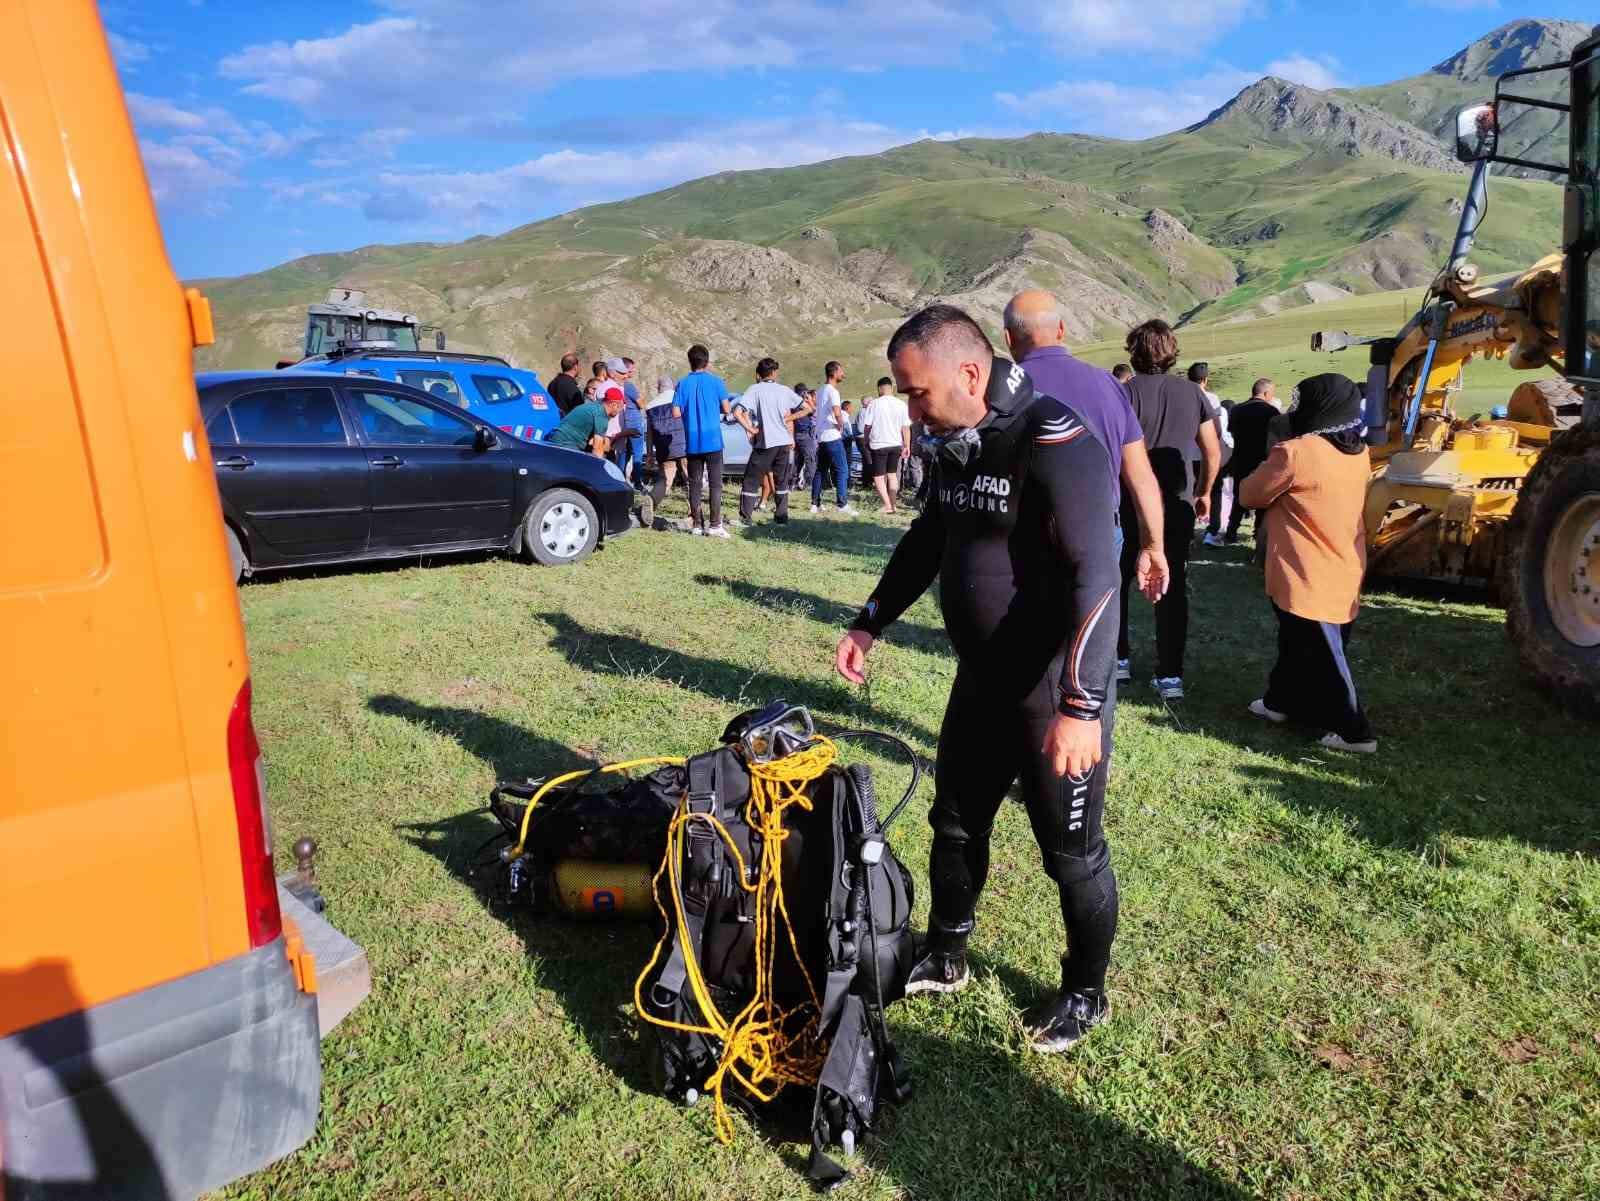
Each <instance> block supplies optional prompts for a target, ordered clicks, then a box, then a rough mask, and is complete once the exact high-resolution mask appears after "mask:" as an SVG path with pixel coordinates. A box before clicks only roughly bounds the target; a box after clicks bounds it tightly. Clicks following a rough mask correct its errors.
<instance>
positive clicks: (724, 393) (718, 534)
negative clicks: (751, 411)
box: [672, 345, 732, 538]
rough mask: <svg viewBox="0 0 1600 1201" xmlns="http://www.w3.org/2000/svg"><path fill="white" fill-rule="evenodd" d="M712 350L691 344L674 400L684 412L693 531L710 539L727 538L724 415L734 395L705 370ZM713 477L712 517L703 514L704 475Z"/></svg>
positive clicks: (719, 380) (719, 379)
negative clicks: (684, 372) (701, 497)
mask: <svg viewBox="0 0 1600 1201" xmlns="http://www.w3.org/2000/svg"><path fill="white" fill-rule="evenodd" d="M710 362H711V352H710V351H709V350H707V349H706V348H705V347H704V346H700V345H695V346H691V347H689V374H688V375H686V376H684V377H683V378H682V379H681V380H679V381H678V386H677V388H676V389H674V391H673V394H672V403H673V404H675V405H676V406H677V407H678V409H679V411H680V412H682V413H683V431H684V439H685V447H684V448H685V450H686V451H687V453H688V460H689V523H690V525H691V527H692V528H691V530H690V532H691V533H694V534H701V535H704V536H706V537H709V538H726V537H728V531H727V530H725V529H723V528H722V418H723V417H724V416H725V415H726V414H727V413H728V411H729V403H728V402H729V401H730V400H731V399H732V394H731V393H730V392H729V391H728V385H727V384H725V383H723V382H722V377H721V376H719V375H713V374H712V373H711V372H709V371H707V370H706V366H707V364H709V363H710ZM707 473H709V474H710V476H711V515H710V516H711V520H710V523H709V524H707V523H706V521H705V520H704V519H703V518H702V517H701V513H700V496H701V488H702V487H703V483H702V477H703V476H704V475H705V474H707Z"/></svg>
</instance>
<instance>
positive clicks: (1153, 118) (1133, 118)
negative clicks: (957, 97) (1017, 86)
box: [994, 51, 1350, 138]
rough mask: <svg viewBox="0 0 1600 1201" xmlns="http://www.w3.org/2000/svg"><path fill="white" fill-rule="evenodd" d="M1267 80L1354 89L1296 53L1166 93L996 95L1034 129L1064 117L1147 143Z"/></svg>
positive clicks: (1326, 62) (1331, 64) (1084, 84)
mask: <svg viewBox="0 0 1600 1201" xmlns="http://www.w3.org/2000/svg"><path fill="white" fill-rule="evenodd" d="M1263 75H1276V76H1278V77H1279V78H1280V79H1287V80H1288V81H1289V82H1291V83H1298V84H1302V85H1304V86H1305V87H1308V88H1319V89H1323V90H1326V89H1328V88H1342V87H1348V86H1350V85H1349V84H1348V83H1347V82H1346V81H1345V80H1344V78H1343V77H1342V75H1341V74H1340V67H1339V61H1338V60H1337V59H1335V58H1332V57H1329V56H1326V55H1322V56H1317V57H1312V56H1311V55H1308V54H1303V53H1301V52H1299V51H1296V52H1294V53H1291V54H1288V55H1285V56H1284V57H1282V58H1278V59H1274V60H1273V61H1272V62H1270V63H1268V64H1267V65H1266V66H1265V67H1263V68H1262V69H1261V70H1259V71H1241V70H1239V69H1237V68H1235V67H1231V66H1228V65H1227V64H1218V65H1217V66H1216V67H1214V68H1212V69H1211V70H1210V71H1208V72H1206V73H1205V74H1204V75H1197V76H1191V77H1189V78H1187V79H1180V80H1177V81H1176V82H1174V83H1172V84H1169V85H1167V86H1165V87H1152V86H1146V85H1143V84H1129V83H1123V82H1121V81H1119V80H1111V79H1072V80H1062V81H1061V82H1060V83H1056V84H1052V85H1050V86H1049V87H1043V88H1037V89H1035V90H1033V91H1031V92H1026V93H1024V94H1022V95H1018V94H1016V93H1014V92H996V93H995V97H994V98H995V101H996V103H998V104H1000V105H1001V106H1002V107H1004V108H1007V109H1010V110H1011V111H1012V112H1015V113H1019V114H1021V115H1023V116H1024V117H1025V118H1026V119H1027V121H1028V122H1029V123H1031V124H1033V125H1035V126H1041V125H1043V124H1044V123H1045V122H1047V121H1050V120H1053V119H1059V118H1062V117H1065V118H1067V120H1068V121H1069V123H1070V124H1069V126H1068V128H1070V129H1072V130H1073V131H1074V132H1080V133H1097V134H1106V135H1109V136H1111V137H1119V138H1147V137H1153V136H1155V135H1157V134H1163V133H1171V132H1172V131H1173V130H1176V129H1183V128H1185V127H1187V126H1190V125H1193V124H1195V123H1196V122H1198V121H1203V120H1204V119H1205V118H1206V117H1207V116H1209V115H1210V114H1211V113H1212V112H1213V111H1215V110H1216V109H1218V108H1220V107H1222V105H1224V104H1226V103H1227V102H1228V101H1229V100H1231V99H1233V97H1234V96H1236V95H1238V93H1239V92H1240V91H1242V90H1243V89H1245V88H1247V87H1249V86H1250V85H1251V84H1253V83H1255V82H1256V81H1257V80H1258V79H1260V78H1261V77H1262V76H1263Z"/></svg>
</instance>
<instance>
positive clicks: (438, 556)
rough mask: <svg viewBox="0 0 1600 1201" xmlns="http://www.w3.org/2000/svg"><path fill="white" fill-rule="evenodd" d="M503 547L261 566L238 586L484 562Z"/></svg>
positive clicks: (501, 553)
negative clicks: (281, 565) (294, 564)
mask: <svg viewBox="0 0 1600 1201" xmlns="http://www.w3.org/2000/svg"><path fill="white" fill-rule="evenodd" d="M506 557H507V554H506V552H505V551H503V550H484V549H481V548H478V549H473V550H458V551H447V550H436V551H408V552H407V553H406V554H403V555H396V556H394V557H391V558H382V559H352V560H349V561H347V562H342V563H316V564H308V565H306V566H303V567H295V566H288V567H264V568H262V569H261V570H260V571H259V573H257V574H256V575H252V576H248V577H246V578H245V579H244V580H241V581H240V583H239V586H240V587H241V588H247V587H250V586H252V585H254V584H270V583H272V582H273V581H274V580H288V579H295V580H322V579H327V578H329V577H330V576H359V575H385V574H390V573H393V572H398V571H405V570H407V569H409V568H412V567H446V566H449V565H451V564H458V563H486V562H488V561H489V560H491V559H504V558H506Z"/></svg>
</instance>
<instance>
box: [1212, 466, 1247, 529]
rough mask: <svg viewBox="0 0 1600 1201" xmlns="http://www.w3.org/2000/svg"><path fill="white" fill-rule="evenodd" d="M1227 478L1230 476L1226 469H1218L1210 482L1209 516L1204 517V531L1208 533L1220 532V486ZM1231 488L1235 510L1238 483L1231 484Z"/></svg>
mask: <svg viewBox="0 0 1600 1201" xmlns="http://www.w3.org/2000/svg"><path fill="white" fill-rule="evenodd" d="M1229 478H1231V477H1230V476H1229V475H1228V473H1227V472H1226V471H1219V472H1217V478H1216V480H1215V481H1213V482H1212V485H1211V516H1210V517H1207V518H1206V533H1208V534H1216V533H1220V532H1221V530H1222V486H1223V484H1225V483H1226V482H1227V481H1228V479H1229ZM1233 490H1234V496H1235V498H1236V499H1235V500H1234V502H1233V508H1234V511H1235V512H1237V511H1238V509H1239V502H1238V500H1237V496H1238V493H1239V485H1238V484H1235V485H1234V486H1233Z"/></svg>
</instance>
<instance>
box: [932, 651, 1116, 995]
mask: <svg viewBox="0 0 1600 1201" xmlns="http://www.w3.org/2000/svg"><path fill="white" fill-rule="evenodd" d="M1055 679H1056V677H1055V675H1054V674H1051V675H1049V676H1047V677H1046V678H1045V679H1043V680H1041V681H1040V682H1039V686H1038V687H1037V688H1035V689H1034V690H1033V692H1032V693H1031V694H1030V695H1028V696H1027V697H1026V698H1025V699H1024V700H1023V701H1021V702H1005V701H1001V702H998V703H997V701H996V692H997V691H1003V690H996V689H994V688H991V687H987V686H986V685H985V681H984V680H983V678H982V676H981V674H980V673H979V672H976V671H973V670H971V669H970V668H968V667H966V666H964V665H963V666H961V667H958V668H957V670H956V681H955V685H954V687H953V688H951V690H950V703H949V705H948V706H947V707H946V709H945V715H944V724H943V725H942V726H941V727H940V729H939V761H938V766H937V770H936V772H935V795H934V801H933V809H932V810H931V811H930V813H929V815H928V820H929V822H930V823H931V824H932V826H933V853H932V857H931V862H930V865H929V877H930V879H931V881H932V886H933V913H932V917H931V921H930V946H932V947H934V948H935V949H938V948H940V947H941V946H943V947H945V948H955V947H960V946H964V945H965V940H966V935H967V933H968V932H969V931H970V930H971V929H972V922H973V915H974V913H975V912H976V911H977V905H978V897H979V894H981V893H982V892H983V886H984V882H985V881H986V880H987V879H988V876H989V836H990V832H991V831H992V830H993V828H994V819H995V815H996V814H997V813H998V812H999V811H1000V802H1001V801H1003V800H1004V799H1005V795H1006V792H1007V791H1008V790H1009V789H1010V788H1011V785H1012V784H1013V783H1014V782H1016V781H1017V780H1018V779H1020V780H1021V781H1022V800H1023V804H1024V805H1025V806H1027V810H1028V820H1029V822H1031V823H1032V825H1033V837H1034V840H1035V841H1036V842H1037V843H1038V844H1039V851H1040V853H1041V854H1042V855H1043V857H1044V870H1045V874H1046V875H1048V876H1049V877H1050V878H1051V879H1052V880H1054V881H1055V883H1056V888H1057V891H1058V893H1059V895H1060V902H1061V916H1062V919H1063V921H1064V922H1065V924H1066V930H1067V955H1066V956H1064V957H1063V960H1062V962H1063V964H1064V965H1065V970H1064V972H1063V978H1064V980H1065V983H1066V986H1067V987H1068V988H1103V987H1104V986H1105V978H1106V967H1107V965H1108V964H1109V963H1110V961H1111V943H1112V940H1113V939H1115V938H1116V934H1117V877H1116V874H1115V873H1114V872H1113V871H1112V870H1111V848H1110V847H1109V846H1108V845H1107V843H1106V839H1105V834H1104V832H1103V831H1102V830H1101V820H1102V818H1103V816H1104V813H1105V799H1106V776H1107V773H1108V772H1109V771H1110V767H1111V730H1112V725H1113V720H1114V713H1115V708H1116V695H1115V687H1116V685H1115V683H1114V682H1113V684H1112V685H1111V687H1112V690H1113V691H1112V693H1111V694H1110V695H1109V696H1108V697H1107V699H1106V706H1105V710H1104V713H1103V715H1102V717H1101V726H1100V730H1101V746H1102V749H1103V753H1104V757H1103V758H1102V759H1101V760H1100V762H1099V764H1097V765H1096V766H1095V768H1094V770H1093V771H1091V772H1090V773H1089V774H1088V776H1087V777H1084V778H1082V779H1076V780H1075V779H1073V778H1072V777H1070V776H1069V777H1060V776H1057V775H1056V774H1055V772H1054V770H1053V769H1052V767H1051V765H1050V763H1049V761H1048V760H1047V759H1046V758H1045V757H1044V754H1043V752H1042V750H1041V748H1042V747H1043V745H1044V735H1045V728H1046V727H1047V726H1048V725H1049V724H1050V722H1051V720H1052V719H1053V718H1054V716H1055V697H1056V691H1055V684H1054V680H1055Z"/></svg>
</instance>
